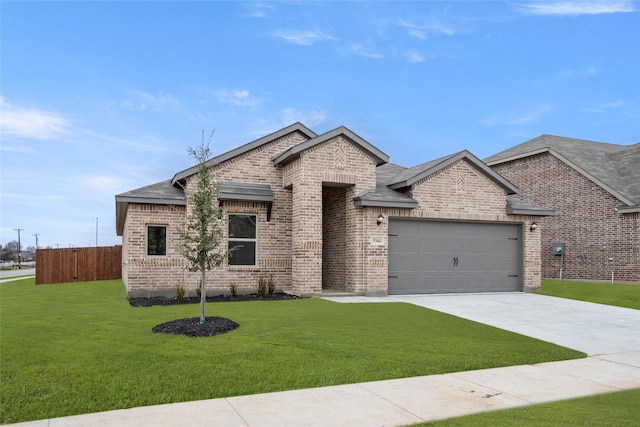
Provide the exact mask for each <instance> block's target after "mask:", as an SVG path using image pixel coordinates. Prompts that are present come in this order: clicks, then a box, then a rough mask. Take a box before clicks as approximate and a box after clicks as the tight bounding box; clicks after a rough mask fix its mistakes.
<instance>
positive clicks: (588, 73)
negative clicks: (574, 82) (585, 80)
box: [562, 67, 598, 77]
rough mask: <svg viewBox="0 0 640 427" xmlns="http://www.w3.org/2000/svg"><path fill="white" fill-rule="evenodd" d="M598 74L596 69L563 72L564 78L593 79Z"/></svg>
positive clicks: (587, 68) (577, 69) (588, 68)
mask: <svg viewBox="0 0 640 427" xmlns="http://www.w3.org/2000/svg"><path fill="white" fill-rule="evenodd" d="M596 74H598V70H597V69H596V68H595V67H586V68H576V69H569V70H564V71H563V72H562V75H563V76H564V77H591V76H595V75H596Z"/></svg>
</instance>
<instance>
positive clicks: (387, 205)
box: [353, 199, 418, 209]
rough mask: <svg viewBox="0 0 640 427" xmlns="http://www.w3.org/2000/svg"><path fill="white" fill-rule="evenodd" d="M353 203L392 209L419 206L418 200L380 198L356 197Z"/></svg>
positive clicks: (364, 206)
mask: <svg viewBox="0 0 640 427" xmlns="http://www.w3.org/2000/svg"><path fill="white" fill-rule="evenodd" d="M353 204H354V205H355V206H357V207H363V208H392V209H415V208H417V207H418V202H416V201H406V202H400V201H386V202H384V201H380V200H362V199H354V200H353Z"/></svg>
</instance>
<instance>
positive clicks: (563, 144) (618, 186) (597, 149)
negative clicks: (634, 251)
mask: <svg viewBox="0 0 640 427" xmlns="http://www.w3.org/2000/svg"><path fill="white" fill-rule="evenodd" d="M541 153H549V154H550V155H552V156H554V157H556V158H557V159H559V160H561V161H562V162H564V163H565V164H567V165H569V166H570V167H571V168H573V169H575V170H576V171H577V172H579V173H580V174H582V175H583V176H585V177H586V178H587V179H589V180H591V181H593V182H594V183H595V184H597V185H598V186H600V187H601V188H603V189H604V190H605V191H607V192H609V193H610V194H612V195H614V196H615V197H616V198H618V199H619V200H621V201H622V202H623V203H625V204H626V205H627V206H638V205H639V204H640V167H638V166H637V165H640V144H633V145H617V144H608V143H604V142H595V141H587V140H583V139H574V138H566V137H560V136H554V135H541V136H539V137H537V138H534V139H532V140H529V141H526V142H523V143H522V144H519V145H516V146H515V147H511V148H509V149H507V150H504V151H501V152H500V153H497V154H494V155H492V156H490V157H487V158H486V159H485V162H486V163H487V164H488V165H490V166H493V165H498V164H501V163H506V162H510V161H513V160H518V159H521V158H525V157H530V156H534V155H536V154H541Z"/></svg>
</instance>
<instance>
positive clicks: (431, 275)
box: [388, 218, 523, 295]
mask: <svg viewBox="0 0 640 427" xmlns="http://www.w3.org/2000/svg"><path fill="white" fill-rule="evenodd" d="M522 239H523V236H522V225H521V224H514V223H487V222H454V221H434V220H418V219H400V218H392V219H390V221H389V282H388V283H389V294H396V295H397V294H422V293H464V292H515V291H522V290H523V267H522V265H523V262H522V253H523V242H522Z"/></svg>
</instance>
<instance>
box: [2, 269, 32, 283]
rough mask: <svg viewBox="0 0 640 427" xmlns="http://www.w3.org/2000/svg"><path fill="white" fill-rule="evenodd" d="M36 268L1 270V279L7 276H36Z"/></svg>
mask: <svg viewBox="0 0 640 427" xmlns="http://www.w3.org/2000/svg"><path fill="white" fill-rule="evenodd" d="M35 275H36V269H35V268H31V267H30V268H21V269H20V270H17V269H16V270H0V281H4V280H5V279H6V278H7V277H18V276H35Z"/></svg>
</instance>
